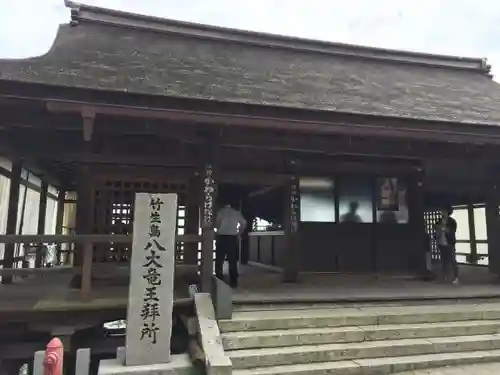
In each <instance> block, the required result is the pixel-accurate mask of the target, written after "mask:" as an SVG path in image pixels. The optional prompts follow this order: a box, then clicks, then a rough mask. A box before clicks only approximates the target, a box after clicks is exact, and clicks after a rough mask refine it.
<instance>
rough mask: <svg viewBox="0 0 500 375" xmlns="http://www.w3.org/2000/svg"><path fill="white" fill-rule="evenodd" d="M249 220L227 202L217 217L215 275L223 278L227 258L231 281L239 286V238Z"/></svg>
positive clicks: (233, 284) (234, 285)
mask: <svg viewBox="0 0 500 375" xmlns="http://www.w3.org/2000/svg"><path fill="white" fill-rule="evenodd" d="M246 226H247V222H246V220H245V218H244V217H243V214H242V213H241V212H240V211H238V210H235V209H234V208H233V207H231V205H230V204H226V205H225V206H224V207H222V208H221V209H220V210H219V212H218V214H217V217H216V219H215V228H216V229H217V236H216V241H215V276H217V277H218V278H219V279H221V280H223V279H224V276H223V271H222V268H223V265H224V261H225V260H226V258H227V262H228V264H229V283H230V285H231V287H233V288H236V287H237V286H238V240H239V236H240V234H241V233H243V232H244V231H245V228H246Z"/></svg>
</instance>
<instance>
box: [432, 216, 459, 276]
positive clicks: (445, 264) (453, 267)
mask: <svg viewBox="0 0 500 375" xmlns="http://www.w3.org/2000/svg"><path fill="white" fill-rule="evenodd" d="M452 213H453V209H452V208H451V207H447V208H443V209H441V219H439V221H438V222H437V223H436V241H437V244H438V248H439V252H440V253H441V265H442V269H443V275H444V277H445V280H446V281H450V280H451V281H452V283H453V284H458V265H457V259H456V249H455V244H456V242H457V239H456V233H457V222H456V221H455V219H453V218H452V217H451V214H452Z"/></svg>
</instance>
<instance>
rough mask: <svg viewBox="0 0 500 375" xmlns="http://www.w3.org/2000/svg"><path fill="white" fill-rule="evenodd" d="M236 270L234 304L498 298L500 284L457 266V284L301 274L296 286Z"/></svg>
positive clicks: (483, 271) (266, 273) (255, 270)
mask: <svg viewBox="0 0 500 375" xmlns="http://www.w3.org/2000/svg"><path fill="white" fill-rule="evenodd" d="M240 270H241V279H240V285H239V287H238V289H236V290H235V292H234V295H233V300H234V301H235V302H237V303H245V302H264V303H273V302H281V303H284V302H288V301H290V302H291V301H294V300H297V299H299V300H301V301H302V302H314V301H319V300H321V301H330V302H347V301H349V302H355V301H363V300H378V299H384V300H388V301H390V300H404V299H436V298H448V299H461V298H491V297H496V298H500V282H499V280H498V278H496V277H494V276H492V275H490V274H489V272H488V269H487V268H485V267H482V268H477V267H474V268H473V267H461V280H460V285H451V284H444V283H441V282H439V281H432V282H424V281H420V280H415V278H413V277H404V276H403V277H392V276H384V275H346V274H329V275H325V274H322V275H321V274H319V275H318V274H317V275H301V277H300V281H299V283H298V284H284V283H283V282H282V275H281V274H280V273H277V272H276V271H274V272H273V271H271V270H267V269H264V268H260V267H248V266H247V267H245V266H243V267H241V268H240Z"/></svg>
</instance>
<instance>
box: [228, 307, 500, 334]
mask: <svg viewBox="0 0 500 375" xmlns="http://www.w3.org/2000/svg"><path fill="white" fill-rule="evenodd" d="M485 319H486V320H496V319H500V303H495V304H488V303H486V304H480V305H465V306H462V305H452V306H403V307H399V306H397V307H385V306H384V307H366V308H337V309H320V308H317V309H310V310H269V311H240V312H235V313H234V314H233V317H232V319H230V320H221V321H220V322H219V327H220V330H221V331H222V332H237V331H265V330H275V329H290V328H322V327H345V326H367V325H381V324H407V323H435V322H453V321H466V320H485Z"/></svg>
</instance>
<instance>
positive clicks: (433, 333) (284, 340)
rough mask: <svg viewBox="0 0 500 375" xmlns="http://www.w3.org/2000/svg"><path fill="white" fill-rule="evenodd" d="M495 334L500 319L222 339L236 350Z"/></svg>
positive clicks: (244, 334) (239, 335)
mask: <svg viewBox="0 0 500 375" xmlns="http://www.w3.org/2000/svg"><path fill="white" fill-rule="evenodd" d="M496 333H499V334H500V320H469V321H463V322H444V323H427V324H389V325H372V326H351V327H336V328H328V327H327V328H324V327H323V328H302V329H290V330H270V331H246V332H228V333H225V334H223V336H222V340H223V345H224V349H225V350H237V349H255V348H276V347H285V346H296V345H318V344H327V343H353V342H363V341H376V340H397V339H412V338H431V337H449V336H469V335H488V334H496Z"/></svg>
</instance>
